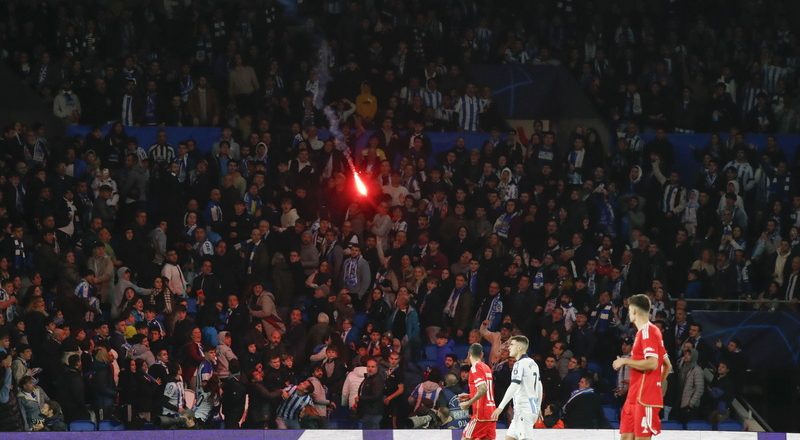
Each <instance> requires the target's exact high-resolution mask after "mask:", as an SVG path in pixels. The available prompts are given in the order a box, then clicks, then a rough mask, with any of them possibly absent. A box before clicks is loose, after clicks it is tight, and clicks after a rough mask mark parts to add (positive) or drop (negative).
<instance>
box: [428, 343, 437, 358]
mask: <svg viewBox="0 0 800 440" xmlns="http://www.w3.org/2000/svg"><path fill="white" fill-rule="evenodd" d="M425 359H427V360H429V361H435V360H436V346H435V345H433V344H428V345H426V346H425Z"/></svg>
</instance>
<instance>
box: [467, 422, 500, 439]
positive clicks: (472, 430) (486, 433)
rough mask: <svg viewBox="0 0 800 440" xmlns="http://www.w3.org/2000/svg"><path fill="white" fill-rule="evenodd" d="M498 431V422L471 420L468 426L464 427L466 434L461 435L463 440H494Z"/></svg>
mask: <svg viewBox="0 0 800 440" xmlns="http://www.w3.org/2000/svg"><path fill="white" fill-rule="evenodd" d="M496 430H497V422H492V421H485V422H484V421H478V420H477V419H471V420H470V421H469V423H467V426H466V427H464V432H463V433H462V434H461V438H463V439H472V440H483V439H486V440H494V437H495V434H496Z"/></svg>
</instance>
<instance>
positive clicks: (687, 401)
mask: <svg viewBox="0 0 800 440" xmlns="http://www.w3.org/2000/svg"><path fill="white" fill-rule="evenodd" d="M697 360H698V351H697V350H695V349H693V348H689V349H684V350H683V357H682V358H681V362H680V366H679V371H680V383H681V400H680V421H681V423H683V425H684V427H685V426H686V424H687V423H688V422H689V420H694V419H696V418H697V414H698V410H699V408H700V399H701V398H702V397H703V393H704V392H705V385H704V383H703V382H704V379H703V370H702V369H701V368H700V367H699V366H698V365H697Z"/></svg>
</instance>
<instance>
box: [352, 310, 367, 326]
mask: <svg viewBox="0 0 800 440" xmlns="http://www.w3.org/2000/svg"><path fill="white" fill-rule="evenodd" d="M353 326H354V327H355V328H357V329H359V330H364V327H366V326H367V314H366V313H356V316H354V317H353Z"/></svg>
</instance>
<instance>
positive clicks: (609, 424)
mask: <svg viewBox="0 0 800 440" xmlns="http://www.w3.org/2000/svg"><path fill="white" fill-rule="evenodd" d="M608 426H610V427H611V429H619V422H608Z"/></svg>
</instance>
